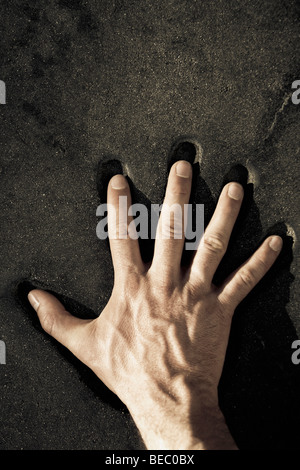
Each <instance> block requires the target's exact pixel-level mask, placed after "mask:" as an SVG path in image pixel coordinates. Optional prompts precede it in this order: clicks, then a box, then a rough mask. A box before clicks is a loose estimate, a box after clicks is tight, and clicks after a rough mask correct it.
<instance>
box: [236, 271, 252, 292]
mask: <svg viewBox="0 0 300 470" xmlns="http://www.w3.org/2000/svg"><path fill="white" fill-rule="evenodd" d="M237 282H238V285H240V286H242V287H246V288H247V289H252V287H253V286H254V285H255V274H254V272H253V271H252V270H251V269H249V268H247V269H245V270H242V271H241V272H240V273H239V275H238V279H237Z"/></svg>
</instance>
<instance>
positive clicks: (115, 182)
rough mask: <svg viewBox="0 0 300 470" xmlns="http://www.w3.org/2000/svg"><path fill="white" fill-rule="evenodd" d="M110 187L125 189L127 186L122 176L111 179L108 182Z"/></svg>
mask: <svg viewBox="0 0 300 470" xmlns="http://www.w3.org/2000/svg"><path fill="white" fill-rule="evenodd" d="M110 184H111V187H112V188H113V189H119V190H120V189H125V188H126V186H127V184H126V179H125V178H124V176H123V175H115V176H113V177H112V179H111V180H110Z"/></svg>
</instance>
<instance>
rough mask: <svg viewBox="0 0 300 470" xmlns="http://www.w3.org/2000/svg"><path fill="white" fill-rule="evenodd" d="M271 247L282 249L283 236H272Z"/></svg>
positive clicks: (277, 249)
mask: <svg viewBox="0 0 300 470" xmlns="http://www.w3.org/2000/svg"><path fill="white" fill-rule="evenodd" d="M269 247H270V248H271V250H273V251H280V250H281V248H282V238H280V237H272V238H271V240H270V242H269Z"/></svg>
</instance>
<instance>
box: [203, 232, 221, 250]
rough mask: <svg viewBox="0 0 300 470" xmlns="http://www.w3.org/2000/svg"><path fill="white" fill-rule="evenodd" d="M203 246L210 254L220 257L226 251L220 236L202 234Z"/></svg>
mask: <svg viewBox="0 0 300 470" xmlns="http://www.w3.org/2000/svg"><path fill="white" fill-rule="evenodd" d="M203 245H204V247H205V249H206V250H207V251H209V252H210V253H212V254H216V255H220V254H224V253H225V251H226V244H225V242H224V239H223V237H222V235H221V234H213V235H209V234H207V235H205V234H204V237H203Z"/></svg>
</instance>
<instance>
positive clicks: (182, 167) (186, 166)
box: [176, 160, 192, 178]
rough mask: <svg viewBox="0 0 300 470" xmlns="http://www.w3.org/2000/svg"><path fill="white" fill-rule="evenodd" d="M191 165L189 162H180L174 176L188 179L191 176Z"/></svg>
mask: <svg viewBox="0 0 300 470" xmlns="http://www.w3.org/2000/svg"><path fill="white" fill-rule="evenodd" d="M191 170H192V168H191V165H190V163H189V162H186V161H184V160H183V161H181V162H178V163H177V165H176V174H177V176H181V178H189V177H190V176H191Z"/></svg>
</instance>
